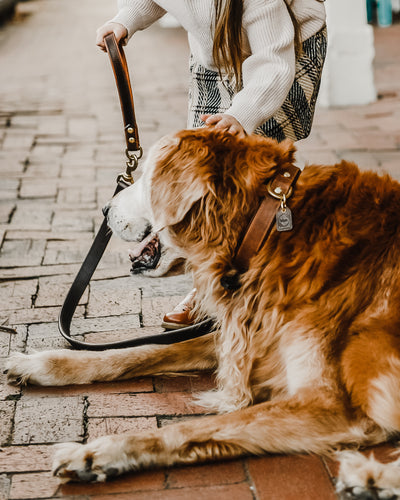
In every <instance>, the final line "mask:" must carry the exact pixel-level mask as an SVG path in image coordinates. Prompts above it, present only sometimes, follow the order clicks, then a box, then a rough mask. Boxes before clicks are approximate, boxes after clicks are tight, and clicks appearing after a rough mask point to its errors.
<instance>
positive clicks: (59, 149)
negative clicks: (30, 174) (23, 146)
mask: <svg viewBox="0 0 400 500" xmlns="http://www.w3.org/2000/svg"><path fill="white" fill-rule="evenodd" d="M64 152H65V146H63V145H58V144H37V145H35V146H34V147H33V148H32V150H31V151H30V153H29V158H30V160H31V161H35V160H36V161H39V160H45V161H48V159H49V158H61V157H62V156H63V155H64Z"/></svg>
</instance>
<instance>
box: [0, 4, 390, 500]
mask: <svg viewBox="0 0 400 500" xmlns="http://www.w3.org/2000/svg"><path fill="white" fill-rule="evenodd" d="M113 8H114V3H113V2H108V1H106V0H86V1H85V2H78V1H77V0H58V1H57V2H55V1H50V0H35V1H27V2H24V3H21V4H20V6H19V13H18V16H17V17H16V18H15V19H14V20H13V22H11V23H9V24H7V25H5V26H3V27H2V28H0V68H1V72H0V103H1V106H0V172H1V183H0V245H1V246H0V277H1V278H2V282H1V288H0V298H1V300H0V324H1V323H4V324H7V325H10V326H13V327H15V329H16V333H15V334H9V333H6V332H2V331H0V366H1V365H2V364H3V362H4V359H5V358H6V356H7V355H8V354H9V352H10V351H16V350H17V351H22V352H29V351H31V350H33V349H39V350H41V349H48V348H49V347H65V342H64V341H63V340H62V339H61V338H60V336H59V334H58V330H57V324H56V321H57V316H58V313H59V308H60V305H61V303H62V300H63V297H64V295H65V292H66V290H67V289H68V285H69V284H70V283H71V282H72V280H73V277H74V275H75V273H76V271H77V269H78V267H79V264H80V263H81V261H82V259H83V257H84V255H85V253H86V251H87V248H88V246H89V244H90V241H91V240H92V238H93V235H94V233H95V230H96V228H97V227H98V225H99V222H100V220H101V215H100V211H99V209H100V207H101V206H102V204H103V203H104V202H105V201H106V200H107V198H108V196H109V195H110V193H111V191H112V190H113V186H114V178H115V175H116V173H118V172H119V171H120V170H121V169H122V165H123V161H124V157H123V147H124V146H123V137H122V133H121V123H122V122H121V117H120V110H119V104H118V99H117V95H116V90H115V86H114V81H113V77H112V74H111V71H110V68H109V63H108V61H107V58H106V56H105V55H103V54H102V53H100V52H99V51H98V50H97V49H96V48H95V46H94V32H95V29H96V27H97V26H98V25H100V24H101V23H102V22H103V21H104V20H105V19H108V18H109V17H110V16H111V15H112V13H113ZM399 36H400V26H399V25H394V26H392V27H391V28H387V29H379V30H376V46H377V57H376V63H375V66H376V83H377V87H378V90H379V93H380V98H379V100H378V101H377V102H376V103H373V104H371V105H369V106H363V107H359V108H346V109H330V110H322V109H320V110H318V113H317V117H316V121H315V127H314V131H313V133H312V136H311V137H310V138H309V139H307V140H306V141H304V142H303V143H302V144H300V145H299V154H298V159H299V162H300V163H305V162H309V163H311V162H326V163H330V162H336V161H337V160H338V159H341V158H345V159H352V160H355V161H357V162H358V163H359V164H360V165H361V166H362V167H365V168H369V169H375V170H378V171H381V172H383V171H387V172H389V173H390V174H392V175H393V176H394V177H395V178H397V179H400V168H399V165H400V161H399V160H400V149H399V144H400V88H399V87H400V65H399V58H400V56H399V52H398V49H397V46H398V44H396V43H395V41H396V40H399ZM127 55H128V59H129V64H130V67H131V73H132V77H133V81H134V93H135V104H136V112H137V118H138V122H139V127H140V132H141V142H142V145H143V147H144V150H145V151H146V150H147V149H148V147H149V145H150V144H151V143H152V142H153V141H154V140H155V139H156V138H158V137H160V136H161V135H163V134H164V133H165V132H168V131H170V130H174V129H179V128H182V127H184V126H185V116H186V78H187V75H186V68H187V55H188V49H187V46H186V41H185V34H184V33H183V32H182V31H181V30H179V29H170V30H162V29H160V28H159V27H157V26H154V27H152V28H151V29H149V30H147V31H146V32H143V33H139V34H138V35H137V36H135V42H134V43H131V44H130V46H129V47H128V48H127ZM128 271H129V263H128V262H127V245H126V244H125V243H122V242H120V241H118V240H117V239H112V240H111V244H110V248H109V249H108V250H107V254H106V256H105V258H104V259H103V261H102V263H101V265H100V267H99V270H98V271H97V272H96V274H95V277H94V280H93V282H92V284H91V286H90V289H89V291H88V292H87V293H85V295H84V296H83V298H82V300H81V304H80V305H79V307H78V310H77V314H76V320H75V321H74V333H76V334H77V335H79V336H81V337H85V338H86V339H88V340H89V339H91V340H92V341H93V340H94V339H96V340H97V339H98V340H104V339H106V338H107V339H110V340H112V339H115V338H124V337H127V336H129V335H131V334H132V332H131V329H132V328H136V329H139V328H140V332H142V333H148V332H149V333H150V332H154V331H155V330H159V327H158V325H159V322H160V315H161V314H162V313H163V311H165V310H167V309H168V308H169V307H170V306H171V305H173V304H175V303H176V302H177V300H178V299H180V298H181V297H182V296H183V295H184V294H185V293H186V291H187V290H188V289H189V288H190V278H188V277H185V276H173V277H169V278H160V279H150V278H141V277H135V278H133V277H128V274H129V273H128ZM212 384H213V382H212V377H211V375H209V374H204V375H201V376H194V375H193V376H187V377H181V376H180V377H174V378H168V377H153V378H143V379H140V380H133V381H124V382H121V383H109V384H98V385H93V386H83V387H66V388H48V389H44V388H38V387H36V388H35V387H28V388H24V389H22V390H20V389H19V388H15V387H11V386H8V385H6V384H5V376H4V375H3V374H2V373H0V422H1V424H0V446H1V448H0V499H13V500H16V499H28V498H31V499H32V498H34V499H43V498H60V497H61V498H77V499H78V498H79V499H88V498H93V499H97V500H100V499H108V498H109V499H111V498H118V499H142V498H146V499H149V498H150V499H159V498H160V499H161V498H162V499H173V500H178V499H189V498H192V497H196V498H199V499H202V498H207V499H208V498H218V499H221V500H223V499H229V500H232V499H240V500H242V499H243V500H246V499H249V500H251V499H252V500H263V499H269V500H271V499H277V500H292V499H299V498H301V499H304V500H317V499H324V500H329V499H334V498H335V494H334V492H333V486H332V478H334V476H335V474H336V468H335V464H333V463H328V462H323V461H322V460H321V459H319V458H318V457H305V456H304V457H303V456H296V457H282V456H276V457H262V458H249V459H246V460H234V461H231V462H228V463H218V464H209V465H203V466H198V467H185V468H174V469H171V470H158V471H150V472H143V473H140V474H137V475H135V476H127V477H124V478H122V479H121V480H118V481H115V482H110V483H108V484H104V485H83V486H82V485H69V486H63V487H60V486H59V485H58V482H57V481H56V480H55V479H54V478H52V477H51V474H50V471H49V466H50V463H51V454H52V447H51V444H52V443H56V442H60V441H65V440H76V441H83V440H86V439H91V438H94V437H97V436H99V435H101V434H104V433H106V432H107V433H110V432H112V433H114V432H123V431H125V430H129V429H130V430H132V429H133V430H138V431H140V430H143V429H151V428H155V427H157V426H162V425H168V424H170V423H171V422H173V421H175V420H177V419H181V418H194V416H195V414H196V413H199V414H201V409H198V408H196V407H194V406H192V405H191V404H190V401H191V394H192V392H195V391H198V390H202V389H204V388H209V387H212ZM197 418H198V417H197ZM390 449H391V446H390V445H388V446H386V447H381V448H380V450H381V453H382V454H383V455H385V453H387V451H388V450H390Z"/></svg>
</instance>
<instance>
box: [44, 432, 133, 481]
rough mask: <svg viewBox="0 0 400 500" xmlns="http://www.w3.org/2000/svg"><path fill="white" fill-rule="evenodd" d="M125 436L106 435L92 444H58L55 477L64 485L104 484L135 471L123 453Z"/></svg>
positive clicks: (54, 464) (131, 460)
mask: <svg viewBox="0 0 400 500" xmlns="http://www.w3.org/2000/svg"><path fill="white" fill-rule="evenodd" d="M123 439H124V438H123V437H122V436H104V437H101V438H98V439H96V440H95V441H92V442H91V443H89V444H79V443H63V444H58V445H55V447H56V453H55V455H54V462H53V475H54V476H57V477H58V478H59V479H60V481H61V482H63V483H67V482H85V483H95V482H104V481H106V480H107V479H109V478H112V477H115V476H118V475H120V474H122V473H123V472H126V471H128V470H132V469H134V468H135V465H136V463H135V460H134V459H133V458H132V457H130V458H129V459H128V457H127V455H126V454H125V453H124V452H123V451H122V450H123V442H122V441H123Z"/></svg>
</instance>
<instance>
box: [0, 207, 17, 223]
mask: <svg viewBox="0 0 400 500" xmlns="http://www.w3.org/2000/svg"><path fill="white" fill-rule="evenodd" d="M15 206H16V205H15V203H14V202H13V201H2V202H1V203H0V224H8V223H9V222H10V220H11V217H12V214H13V213H14V210H15Z"/></svg>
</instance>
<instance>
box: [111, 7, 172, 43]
mask: <svg viewBox="0 0 400 500" xmlns="http://www.w3.org/2000/svg"><path fill="white" fill-rule="evenodd" d="M118 9H119V10H118V14H117V15H116V16H115V17H114V18H113V19H111V22H113V23H119V24H122V25H123V26H125V28H126V29H127V30H128V39H129V38H131V36H132V35H133V34H134V33H135V32H136V31H139V30H144V29H146V28H147V27H148V26H150V25H151V24H153V23H154V22H155V21H157V20H158V19H160V18H161V17H162V16H163V15H164V14H165V10H164V9H163V8H161V7H160V6H159V5H158V4H157V3H156V2H153V1H152V0H118Z"/></svg>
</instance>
